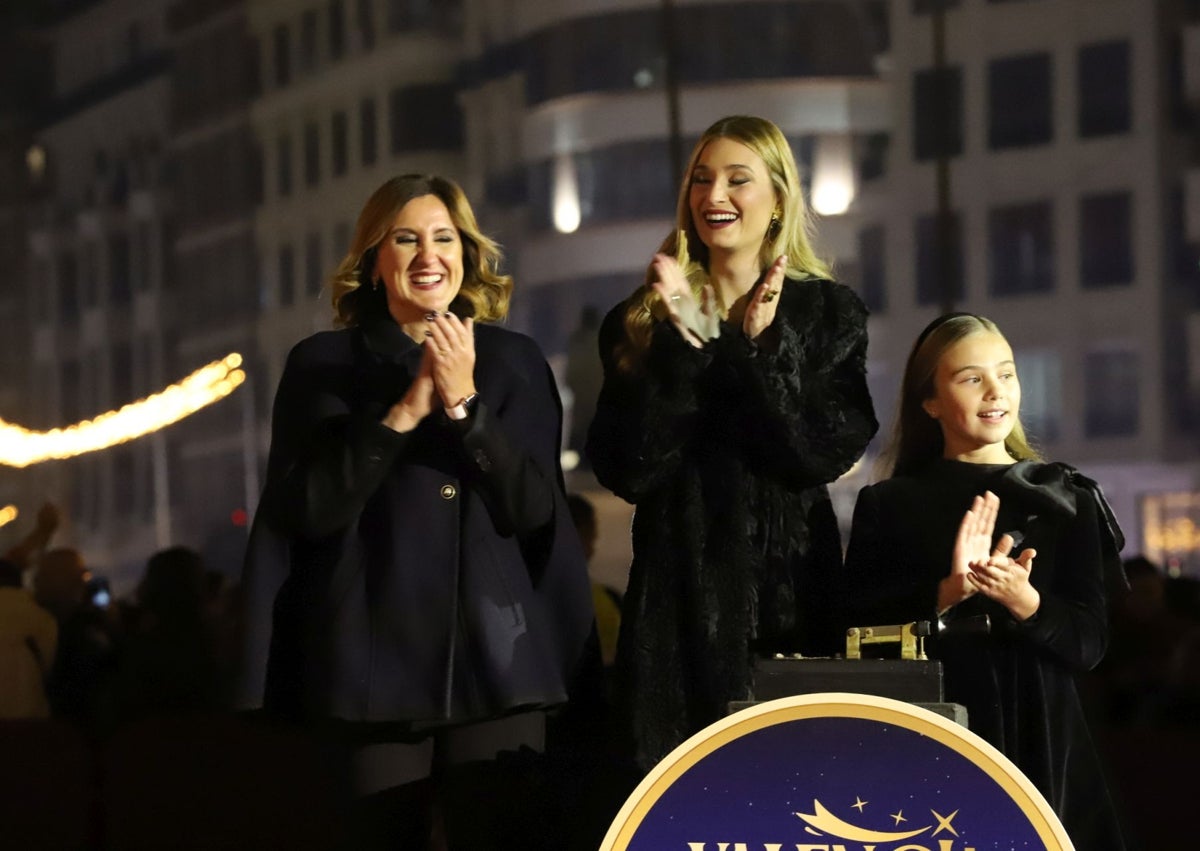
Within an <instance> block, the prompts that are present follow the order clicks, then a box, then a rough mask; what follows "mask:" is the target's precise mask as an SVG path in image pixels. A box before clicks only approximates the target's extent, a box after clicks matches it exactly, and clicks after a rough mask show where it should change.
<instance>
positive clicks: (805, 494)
mask: <svg viewBox="0 0 1200 851" xmlns="http://www.w3.org/2000/svg"><path fill="white" fill-rule="evenodd" d="M677 222H678V224H677V228H676V229H675V231H674V232H673V233H671V234H670V235H669V236H668V237H667V238H666V240H664V242H663V244H662V247H661V248H660V251H659V253H658V254H657V255H655V257H654V260H653V262H652V263H651V265H650V268H649V271H648V273H647V280H646V284H645V285H644V286H642V287H641V288H639V289H638V290H637V291H636V292H634V293H633V295H631V296H630V297H629V298H628V299H626V300H625V301H624V302H622V303H621V304H619V305H617V306H616V307H615V308H613V310H612V311H611V312H610V313H609V314H608V316H607V318H606V319H605V321H604V324H603V327H602V329H601V332H600V356H601V359H602V361H603V363H604V386H603V389H602V390H601V393H600V398H599V401H598V405H597V410H596V415H595V418H594V419H593V421H592V426H591V430H590V432H589V436H588V447H587V452H588V456H589V459H590V461H591V463H592V465H593V469H594V470H595V473H596V476H597V477H598V479H599V480H600V482H601V484H603V485H604V486H605V487H607V488H609V489H611V490H612V491H613V492H614V493H616V494H617V495H618V496H620V497H622V498H623V499H625V500H627V501H629V502H631V503H633V504H635V505H636V507H637V508H636V512H635V518H634V523H633V563H632V565H631V568H630V578H629V588H628V592H627V594H626V597H625V609H624V613H623V619H622V625H621V636H620V643H619V647H618V651H617V682H618V695H619V698H618V700H619V707H620V709H621V713H620V715H621V717H622V719H623V721H625V722H626V723H627V727H628V729H627V730H626V732H628V733H629V734H630V735H631V737H632V739H631V745H632V747H633V749H634V752H633V756H634V758H635V759H636V761H637V762H638V764H639V766H640V767H641V768H642V769H643V770H645V769H648V768H649V767H651V766H652V765H653V764H654V763H655V762H657V761H658V760H659V759H661V758H662V757H663V756H665V755H666V754H667V753H668V752H669V751H670V750H672V749H673V748H674V747H675V746H676V745H678V744H680V743H681V742H682V741H683V740H684V739H686V738H687V737H688V736H690V735H692V734H693V733H695V732H697V731H699V730H700V729H701V728H703V727H705V726H707V725H708V724H710V723H712V722H713V721H716V720H718V719H719V718H721V717H722V716H723V715H725V714H726V710H727V705H728V703H729V702H730V701H732V700H739V699H744V698H746V697H748V695H749V688H750V673H751V662H752V659H753V657H754V655H755V654H766V653H771V652H776V651H786V652H797V651H801V652H805V653H825V652H828V651H830V650H832V649H833V648H834V647H835V646H836V635H835V634H834V624H833V623H832V619H831V618H830V616H829V608H828V606H829V603H830V602H831V593H830V591H829V588H830V587H831V585H832V582H833V580H834V578H835V575H836V573H837V572H838V571H839V569H840V567H841V552H842V551H841V542H840V539H839V534H838V527H837V520H836V517H835V515H834V512H833V507H832V505H831V503H830V500H829V494H828V492H827V490H826V484H827V483H829V482H831V481H833V480H834V479H836V478H837V477H838V476H840V475H841V474H842V473H844V472H845V471H846V470H848V469H849V468H850V467H851V466H852V465H853V464H854V462H855V461H856V460H857V459H858V458H859V456H860V455H861V454H862V452H863V450H864V449H865V448H866V446H867V443H868V441H869V440H870V439H871V437H872V436H873V435H874V434H875V431H876V429H877V427H878V424H877V422H876V420H875V414H874V410H873V408H872V405H871V399H870V395H869V394H868V391H867V384H866V377H865V363H866V352H867V330H866V318H867V312H866V309H865V308H864V306H863V304H862V302H861V301H860V300H859V299H858V297H857V296H855V294H854V293H853V292H852V291H851V290H849V289H848V288H847V287H845V286H842V285H840V284H837V283H834V282H833V281H831V280H829V273H828V270H827V268H826V267H825V266H824V265H823V264H822V263H821V261H820V260H818V259H817V257H816V255H815V254H814V252H813V249H812V247H811V245H810V243H809V238H808V230H809V224H810V222H809V218H808V214H807V211H806V209H805V204H804V200H803V197H802V195H801V190H800V182H799V178H798V176H797V170H796V164H795V161H794V159H793V156H792V152H791V149H790V147H789V146H788V142H787V140H786V139H785V138H784V136H783V134H782V133H781V132H780V130H779V128H778V127H776V126H775V125H774V124H772V123H771V122H770V121H767V120H765V119H762V118H756V117H750V116H731V117H727V118H723V119H721V120H720V121H718V122H717V123H715V124H714V125H712V127H710V128H709V129H708V130H707V131H705V133H704V134H703V136H702V137H701V138H700V141H699V142H698V143H697V145H696V147H695V149H694V150H693V152H692V155H691V158H690V160H689V163H688V167H687V171H686V173H685V181H684V185H683V186H682V188H681V190H680V193H679V202H678V208H677Z"/></svg>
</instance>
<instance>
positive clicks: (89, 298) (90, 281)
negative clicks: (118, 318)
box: [79, 239, 100, 310]
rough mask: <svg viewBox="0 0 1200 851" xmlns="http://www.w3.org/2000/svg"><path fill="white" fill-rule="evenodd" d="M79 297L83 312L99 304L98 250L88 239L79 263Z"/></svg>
mask: <svg viewBox="0 0 1200 851" xmlns="http://www.w3.org/2000/svg"><path fill="white" fill-rule="evenodd" d="M79 296H80V304H81V306H82V307H83V309H84V310H87V309H88V308H91V307H95V306H96V305H98V304H99V303H100V249H99V247H98V246H97V245H96V243H95V242H93V241H92V240H90V239H89V240H88V241H87V242H86V243H84V246H83V256H82V257H81V258H80V261H79Z"/></svg>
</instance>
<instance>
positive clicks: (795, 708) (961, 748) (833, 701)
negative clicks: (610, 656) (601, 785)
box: [600, 692, 1074, 851]
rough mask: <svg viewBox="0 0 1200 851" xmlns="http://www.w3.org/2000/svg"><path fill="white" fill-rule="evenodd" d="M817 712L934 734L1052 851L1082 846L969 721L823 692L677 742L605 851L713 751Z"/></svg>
mask: <svg viewBox="0 0 1200 851" xmlns="http://www.w3.org/2000/svg"><path fill="white" fill-rule="evenodd" d="M809 718H861V719H865V720H868V721H880V722H884V723H888V724H894V725H895V726H897V727H903V728H904V729H906V730H911V731H913V732H914V733H920V734H921V735H923V736H928V737H929V738H931V739H933V740H934V741H936V742H939V743H940V744H942V745H945V746H946V747H948V748H950V750H952V751H954V752H956V753H958V754H960V755H961V756H964V757H966V758H967V759H968V760H970V761H971V763H972V764H973V765H975V766H976V767H977V768H980V769H982V770H983V772H984V773H985V774H987V776H988V777H990V778H991V779H992V780H994V781H995V782H996V784H997V785H999V786H1000V788H1002V789H1003V790H1004V791H1005V793H1006V794H1007V795H1008V797H1009V798H1010V799H1011V800H1012V801H1013V802H1014V803H1015V804H1016V805H1017V806H1018V807H1019V808H1020V810H1021V812H1022V813H1024V815H1025V817H1026V818H1027V819H1029V822H1030V824H1031V825H1032V826H1033V828H1034V830H1035V831H1036V832H1037V835H1038V838H1039V839H1040V840H1041V841H1042V842H1043V843H1044V844H1045V847H1046V851H1073V849H1074V846H1073V845H1072V844H1071V840H1070V839H1069V838H1068V837H1067V834H1066V831H1065V830H1064V829H1063V826H1062V824H1061V823H1060V822H1059V820H1058V817H1057V816H1056V815H1055V814H1054V810H1053V809H1052V808H1051V807H1050V804H1049V803H1048V802H1047V801H1046V799H1045V798H1044V797H1043V796H1042V793H1041V792H1039V791H1038V790H1037V787H1035V786H1034V785H1033V783H1032V782H1030V780H1029V778H1027V777H1026V776H1025V775H1024V774H1022V773H1021V770H1020V769H1019V768H1017V767H1016V766H1015V765H1014V764H1013V763H1012V761H1011V760H1010V759H1009V758H1008V757H1006V756H1005V755H1004V754H1002V753H1000V751H998V750H997V749H996V748H995V747H994V746H993V745H991V744H989V743H988V742H987V741H985V740H984V739H982V738H980V737H979V736H978V735H977V734H975V733H972V732H971V731H970V730H968V729H967V728H966V727H963V726H962V725H960V724H956V723H954V722H953V721H951V720H949V719H948V718H944V717H943V716H941V715H938V714H937V713H936V712H933V711H931V710H928V709H925V708H923V707H920V706H914V705H912V704H911V703H904V702H903V701H899V700H892V699H891V698H887V697H877V696H875V695H870V694H852V693H849V692H822V693H818V694H800V695H793V696H792V697H781V698H779V699H778V700H770V701H766V702H765V703H759V704H756V705H755V706H751V707H748V708H746V709H743V710H741V711H739V712H735V713H734V714H733V715H730V716H728V717H727V718H722V719H721V720H720V721H717V722H714V723H713V724H710V725H709V726H708V727H705V728H704V729H703V730H701V731H700V732H699V733H696V735H694V736H692V737H691V738H690V739H688V740H687V741H685V742H684V743H683V744H681V745H680V746H679V747H677V748H675V750H673V751H671V752H670V753H669V754H667V756H666V757H664V758H663V759H662V761H661V762H659V763H658V765H656V766H654V768H653V769H651V771H650V773H649V774H647V775H646V777H645V778H643V779H642V782H641V783H639V784H638V787H637V788H636V789H634V791H633V794H632V795H630V796H629V798H628V799H626V801H625V804H624V806H622V807H621V810H620V812H618V813H617V816H616V818H615V819H613V822H612V824H611V825H610V826H609V829H608V833H607V834H605V836H604V841H603V842H602V843H601V845H600V851H625V849H626V848H628V846H629V842H630V840H632V839H633V836H634V834H635V833H636V832H637V830H638V828H639V827H641V825H642V821H643V820H644V819H645V818H646V815H647V814H648V813H649V812H650V809H651V808H652V807H653V806H654V805H655V804H656V803H658V799H659V798H660V797H662V795H663V793H665V792H666V791H667V790H668V789H670V788H671V786H672V785H673V784H674V783H675V781H677V780H678V779H679V778H680V777H682V776H683V774H684V773H685V772H687V771H689V770H690V769H691V768H692V767H693V766H695V765H696V763H698V762H700V760H702V759H704V758H705V757H706V756H708V755H709V754H711V753H712V752H713V751H715V750H717V749H718V748H721V747H723V746H725V745H727V744H729V743H730V742H732V741H734V740H735V739H740V738H741V737H742V736H745V735H746V734H748V733H752V732H754V731H756V730H763V729H766V728H767V727H773V726H775V725H777V724H786V723H788V722H789V721H801V720H805V719H809Z"/></svg>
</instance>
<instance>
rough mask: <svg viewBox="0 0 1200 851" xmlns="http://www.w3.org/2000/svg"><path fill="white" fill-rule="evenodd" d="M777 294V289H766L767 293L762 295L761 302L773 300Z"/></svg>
mask: <svg viewBox="0 0 1200 851" xmlns="http://www.w3.org/2000/svg"><path fill="white" fill-rule="evenodd" d="M777 295H779V290H767V294H766V295H764V296H763V304H766V303H767V302H770V301H774V300H775V296H777Z"/></svg>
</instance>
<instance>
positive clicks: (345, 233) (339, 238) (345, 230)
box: [333, 222, 350, 257]
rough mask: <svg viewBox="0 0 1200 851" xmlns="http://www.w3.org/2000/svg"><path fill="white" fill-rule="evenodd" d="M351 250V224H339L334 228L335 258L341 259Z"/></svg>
mask: <svg viewBox="0 0 1200 851" xmlns="http://www.w3.org/2000/svg"><path fill="white" fill-rule="evenodd" d="M349 250H350V223H349V222H338V223H337V224H336V225H335V226H334V228H333V256H334V257H341V256H342V255H344V254H346V253H347V252H348V251H349Z"/></svg>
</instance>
